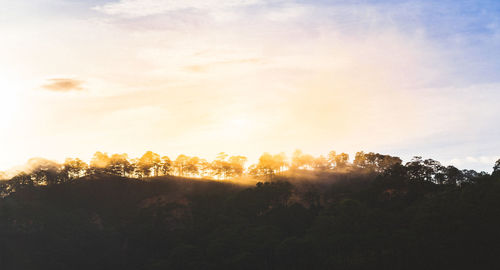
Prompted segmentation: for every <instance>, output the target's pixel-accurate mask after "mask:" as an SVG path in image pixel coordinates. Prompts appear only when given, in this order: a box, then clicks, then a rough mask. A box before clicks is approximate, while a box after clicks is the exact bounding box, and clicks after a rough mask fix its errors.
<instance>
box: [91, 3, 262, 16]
mask: <svg viewBox="0 0 500 270" xmlns="http://www.w3.org/2000/svg"><path fill="white" fill-rule="evenodd" d="M262 2H263V0H204V1H197V0H120V1H117V2H112V3H108V4H105V5H101V6H97V7H95V8H94V9H95V10H97V11H100V12H103V13H106V14H109V15H118V16H125V17H142V16H149V15H155V14H162V13H166V12H170V11H177V10H185V9H200V10H218V9H228V8H235V7H244V6H250V5H255V4H259V3H262Z"/></svg>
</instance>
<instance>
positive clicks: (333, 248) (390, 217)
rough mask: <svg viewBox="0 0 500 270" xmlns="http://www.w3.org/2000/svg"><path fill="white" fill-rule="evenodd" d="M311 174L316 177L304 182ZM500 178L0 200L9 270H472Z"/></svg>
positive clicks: (490, 236)
mask: <svg viewBox="0 0 500 270" xmlns="http://www.w3.org/2000/svg"><path fill="white" fill-rule="evenodd" d="M307 175H308V177H306V176H307ZM499 226H500V178H499V177H498V175H497V176H496V177H493V176H482V177H478V178H477V179H475V180H474V182H471V183H468V184H463V185H461V186H456V185H438V184H435V183H430V182H425V181H410V180H408V179H405V178H401V177H397V176H394V175H387V174H384V175H382V174H366V173H363V174H361V173H359V174H356V173H337V174H311V173H309V172H304V173H303V174H297V176H283V177H277V178H276V179H273V181H272V182H266V183H258V184H257V185H255V186H245V185H238V184H236V183H231V182H223V181H200V180H198V179H187V178H178V177H157V178H149V179H146V180H137V179H128V178H121V177H116V176H104V175H101V176H92V177H86V178H82V179H79V180H76V181H73V182H69V183H63V184H58V185H50V186H36V187H30V188H24V189H22V190H19V191H17V192H15V193H12V194H11V195H10V196H7V197H5V198H3V199H1V200H0V235H1V238H2V239H3V240H2V241H1V243H0V266H1V269H27V270H28V269H438V268H440V269H453V268H454V269H465V268H468V267H475V269H478V268H477V267H482V266H484V267H486V266H488V265H492V263H494V262H495V261H496V255H495V254H497V252H498V251H500V247H499V246H498V244H497V243H498V240H500V233H499V232H498V228H499Z"/></svg>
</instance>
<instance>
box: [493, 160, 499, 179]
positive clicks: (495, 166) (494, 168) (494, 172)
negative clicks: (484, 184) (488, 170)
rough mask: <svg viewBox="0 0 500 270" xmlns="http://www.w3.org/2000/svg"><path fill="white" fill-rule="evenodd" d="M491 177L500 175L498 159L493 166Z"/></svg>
mask: <svg viewBox="0 0 500 270" xmlns="http://www.w3.org/2000/svg"><path fill="white" fill-rule="evenodd" d="M493 175H495V176H496V175H500V159H498V160H497V162H495V165H494V166H493Z"/></svg>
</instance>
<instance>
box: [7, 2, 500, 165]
mask: <svg viewBox="0 0 500 270" xmlns="http://www.w3.org/2000/svg"><path fill="white" fill-rule="evenodd" d="M0 3H1V5H0V102H1V105H0V125H1V126H2V129H1V132H0V170H5V169H8V168H10V167H12V166H15V165H18V164H23V163H25V162H26V161H27V160H28V159H29V158H31V157H45V158H49V159H53V160H56V161H63V160H64V158H65V157H81V158H83V159H86V160H88V159H90V157H91V156H92V154H93V153H94V152H95V151H98V150H99V151H105V152H108V153H124V152H125V153H129V155H130V156H132V157H136V156H139V155H141V154H142V153H144V152H145V151H147V150H153V151H155V152H158V153H161V154H165V155H168V156H170V157H171V158H172V157H175V156H177V155H178V154H181V153H183V154H187V155H197V156H201V157H205V158H208V159H212V158H213V157H215V155H216V154H217V153H218V152H221V151H224V152H226V153H229V154H242V155H246V156H248V157H249V158H250V160H251V161H252V160H255V159H256V158H258V156H259V155H260V154H261V153H262V152H271V153H278V152H286V153H288V154H291V153H292V152H293V150H294V149H297V148H298V149H302V150H303V151H304V152H306V153H311V154H314V155H319V154H325V153H327V152H328V151H330V150H336V151H337V152H347V153H350V154H354V152H356V151H359V150H364V151H374V152H380V153H384V154H392V155H397V156H400V157H402V158H403V159H404V160H408V159H410V158H411V156H413V155H421V156H423V157H424V158H434V159H437V160H440V161H441V162H443V163H444V164H447V165H448V164H453V165H456V166H457V167H459V168H472V169H476V170H485V171H488V172H490V171H491V168H492V166H493V163H494V161H495V160H497V159H498V158H500V1H498V0H491V1H480V0H479V1H456V0H453V1H452V0H450V1H447V0H443V1H434V0H433V1H423V0H418V1H416V0H415V1H404V0H380V1H376V0H373V1H370V0H365V1H362V0H358V1H347V0H339V1H334V0H332V1H328V0H317V1H314V0H308V1H306V0H296V1H283V0H239V1H238V0H203V1H201V0H200V1H196V0H15V1H13V0H0Z"/></svg>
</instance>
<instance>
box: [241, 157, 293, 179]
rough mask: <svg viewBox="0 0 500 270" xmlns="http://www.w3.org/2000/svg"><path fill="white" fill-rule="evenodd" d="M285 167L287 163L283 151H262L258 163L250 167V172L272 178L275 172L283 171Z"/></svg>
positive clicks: (257, 175)
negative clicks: (275, 153)
mask: <svg viewBox="0 0 500 270" xmlns="http://www.w3.org/2000/svg"><path fill="white" fill-rule="evenodd" d="M287 167H288V163H287V161H286V155H285V154H284V153H280V154H277V155H271V154H269V153H264V154H262V155H261V156H260V158H259V163H258V164H257V165H255V166H252V167H251V168H250V174H251V175H253V176H256V177H265V178H268V179H272V178H273V177H274V175H275V174H277V173H281V172H283V171H284V170H285V169H286V168H287Z"/></svg>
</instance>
